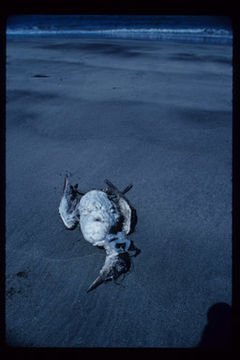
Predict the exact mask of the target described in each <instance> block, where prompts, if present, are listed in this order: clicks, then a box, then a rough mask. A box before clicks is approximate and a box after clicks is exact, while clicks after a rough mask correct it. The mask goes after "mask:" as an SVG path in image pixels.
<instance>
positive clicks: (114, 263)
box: [59, 176, 140, 291]
mask: <svg viewBox="0 0 240 360" xmlns="http://www.w3.org/2000/svg"><path fill="white" fill-rule="evenodd" d="M106 183H107V185H108V188H107V189H106V190H91V191H88V192H87V193H86V194H83V193H80V192H79V191H78V190H77V185H75V186H72V185H70V184H69V181H68V177H67V176H66V178H65V183H64V191H63V196H62V199H61V202H60V205H59V214H60V216H61V219H62V221H63V223H64V225H65V227H66V228H68V229H75V227H76V226H77V224H78V223H80V228H81V232H82V235H83V237H84V239H85V240H86V241H88V242H90V243H91V244H92V245H93V246H100V247H104V249H105V250H106V255H107V256H106V260H105V263H104V265H103V268H102V269H101V271H100V274H99V276H98V278H97V279H96V280H95V281H94V283H93V284H92V285H91V286H90V288H89V289H88V291H90V290H93V289H94V288H96V287H97V286H98V285H100V284H101V283H103V282H104V281H107V280H110V279H114V280H115V279H117V278H118V277H119V276H120V275H121V274H122V273H125V272H127V271H128V270H129V268H130V265H131V261H130V256H131V255H132V254H131V251H134V255H135V256H136V255H137V254H138V253H139V252H140V250H139V249H137V248H136V247H135V246H134V245H133V242H130V240H129V239H127V235H128V234H129V233H130V232H132V231H133V228H134V226H135V225H136V221H137V217H136V210H135V209H134V208H133V207H132V206H131V205H130V203H129V201H128V200H127V199H126V198H125V196H124V194H125V193H126V192H127V191H128V190H130V188H131V186H128V187H127V188H126V189H125V190H124V191H123V192H120V191H119V190H118V189H117V188H116V187H115V186H114V185H113V184H112V183H110V181H108V180H106Z"/></svg>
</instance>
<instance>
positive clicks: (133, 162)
mask: <svg viewBox="0 0 240 360" xmlns="http://www.w3.org/2000/svg"><path fill="white" fill-rule="evenodd" d="M231 60H232V47H231V46H225V45H224V46H223V45H207V44H183V43H173V42H172V43H164V42H153V41H133V40H109V39H98V40H95V39H91V40H87V39H60V38H58V39H34V40H33V39H31V40H7V118H6V127H7V130H6V202H7V204H6V206H7V209H6V215H7V220H6V340H7V343H8V344H9V345H15V346H36V347H62V346H64V347H193V346H197V345H198V344H199V342H200V341H201V338H202V334H203V331H204V328H205V326H206V325H207V313H208V311H209V309H210V308H211V307H212V306H213V305H214V304H217V305H215V308H216V307H217V308H218V306H220V305H219V303H226V304H229V305H230V304H231V204H232V203H231V191H232V185H231V161H232V159H231V155H232V154H231V146H232V144H231V142H232V98H231V97H232V65H231ZM36 75H37V76H36ZM39 75H40V76H39ZM43 76H45V77H43ZM66 170H68V171H70V172H71V173H72V174H73V176H72V179H73V181H74V182H78V183H79V188H80V189H81V190H82V191H86V190H90V189H91V188H101V187H104V179H105V178H108V179H110V180H111V181H112V182H113V183H115V184H116V185H117V186H118V187H119V188H122V189H123V188H124V187H125V186H126V185H128V184H129V183H133V185H134V187H133V189H132V190H131V191H130V192H129V195H128V197H129V199H130V201H131V202H132V204H133V205H134V207H135V208H136V209H137V211H138V219H139V221H138V225H137V228H136V232H135V233H134V234H133V235H131V238H132V239H133V240H134V242H135V245H136V246H137V247H139V248H140V249H141V250H142V252H141V254H140V255H139V256H138V257H136V258H135V259H134V260H133V262H134V268H133V269H132V272H130V273H129V274H128V276H126V278H125V279H124V280H123V282H122V285H123V286H117V285H116V284H114V283H113V282H108V283H106V284H103V285H102V286H100V287H98V288H97V289H96V290H95V291H93V292H91V293H89V294H87V293H86V290H87V288H88V286H89V285H90V284H91V282H92V281H93V280H94V279H95V278H96V276H97V275H98V272H99V270H100V268H101V266H102V264H103V262H104V259H105V253H104V251H103V250H100V249H98V248H94V247H92V246H91V245H90V244H89V243H87V242H86V241H84V240H83V238H82V235H81V233H80V232H79V231H78V230H75V231H73V232H71V231H67V230H65V229H64V226H63V223H62V222H61V219H60V218H59V215H58V210H57V209H58V205H59V202H60V198H61V194H62V187H63V181H64V175H65V171H66ZM225 306H226V305H225ZM223 307H224V306H223ZM220 308H221V306H220ZM221 309H222V308H221ZM222 315H223V314H221V311H220V313H218V315H217V316H218V329H220V332H221V331H226V330H224V328H225V329H226V327H225V326H223V325H222V323H221V316H222ZM210 320H211V319H210ZM210 325H211V324H210ZM221 326H222V327H223V329H222V330H221ZM210 329H211V326H210ZM205 335H206V334H205ZM208 335H209V334H207V335H206V336H208ZM209 336H210V337H211V331H210V335H209ZM210 342H211V341H210ZM221 343H222V342H221Z"/></svg>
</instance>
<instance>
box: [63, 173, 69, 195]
mask: <svg viewBox="0 0 240 360" xmlns="http://www.w3.org/2000/svg"><path fill="white" fill-rule="evenodd" d="M67 186H68V176H67V175H66V176H65V179H64V185H63V192H64V191H65V189H66V188H67Z"/></svg>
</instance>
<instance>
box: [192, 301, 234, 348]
mask: <svg viewBox="0 0 240 360" xmlns="http://www.w3.org/2000/svg"><path fill="white" fill-rule="evenodd" d="M207 319H208V323H207V325H206V326H205V328H204V331H203V334H202V338H201V341H200V343H199V344H198V345H197V347H201V348H206V347H230V346H231V344H232V331H231V324H232V307H231V306H229V305H228V304H226V303H217V304H214V305H212V306H211V307H210V308H209V310H208V312H207Z"/></svg>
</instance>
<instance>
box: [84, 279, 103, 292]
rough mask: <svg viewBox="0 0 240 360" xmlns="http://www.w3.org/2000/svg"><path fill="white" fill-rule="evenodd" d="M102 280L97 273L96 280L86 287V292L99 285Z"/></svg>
mask: <svg viewBox="0 0 240 360" xmlns="http://www.w3.org/2000/svg"><path fill="white" fill-rule="evenodd" d="M103 282H104V279H103V277H102V276H101V275H99V276H98V277H97V278H96V280H95V281H94V282H93V283H92V284H91V285H90V286H89V288H88V289H87V293H89V292H90V291H92V290H94V289H96V287H98V286H99V285H101V284H102V283H103Z"/></svg>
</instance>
